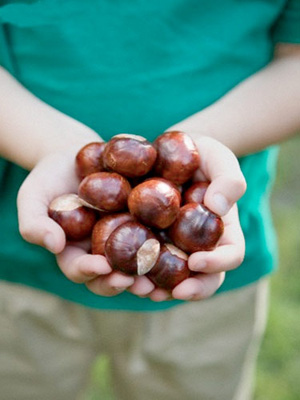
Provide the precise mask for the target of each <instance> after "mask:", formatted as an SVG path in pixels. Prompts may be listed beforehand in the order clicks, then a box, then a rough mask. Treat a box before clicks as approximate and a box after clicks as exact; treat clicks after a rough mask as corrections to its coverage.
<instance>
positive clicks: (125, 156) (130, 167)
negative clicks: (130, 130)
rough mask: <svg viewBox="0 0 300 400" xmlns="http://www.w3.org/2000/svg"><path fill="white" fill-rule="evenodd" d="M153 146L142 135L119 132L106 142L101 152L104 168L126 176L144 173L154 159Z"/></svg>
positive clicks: (147, 170) (148, 169)
mask: <svg viewBox="0 0 300 400" xmlns="http://www.w3.org/2000/svg"><path fill="white" fill-rule="evenodd" d="M156 156H157V153H156V150H155V148H154V146H153V145H152V144H151V143H150V142H148V140H146V139H145V138H144V137H142V136H138V135H132V134H126V133H123V134H119V135H116V136H114V137H113V138H112V139H110V141H109V142H108V143H107V145H106V148H105V150H104V152H103V163H104V166H105V168H107V169H109V170H112V171H115V172H118V173H119V174H121V175H124V176H126V177H128V178H136V177H139V176H143V175H146V174H147V173H148V172H149V171H150V170H151V169H152V167H153V165H154V162H155V160H156Z"/></svg>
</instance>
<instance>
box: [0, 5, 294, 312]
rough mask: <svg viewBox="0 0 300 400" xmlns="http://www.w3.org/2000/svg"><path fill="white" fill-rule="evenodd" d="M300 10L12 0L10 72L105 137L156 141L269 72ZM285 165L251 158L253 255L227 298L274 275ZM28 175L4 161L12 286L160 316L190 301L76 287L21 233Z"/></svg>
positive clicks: (244, 219) (245, 213) (6, 39)
mask: <svg viewBox="0 0 300 400" xmlns="http://www.w3.org/2000/svg"><path fill="white" fill-rule="evenodd" d="M299 4H300V3H299V2H298V1H297V0H296V1H285V0H272V1H270V0H258V1H252V0H243V1H235V0H215V1H211V0H164V1H161V0H152V1H149V0H122V1H121V0H114V1H111V0H99V1H87V2H84V1H81V0H73V1H58V0H40V1H25V0H24V1H1V0H0V5H1V7H0V63H1V64H2V65H4V67H5V68H7V69H8V70H9V71H10V72H11V73H12V74H13V75H14V76H15V77H16V78H17V79H18V80H19V81H20V82H21V83H22V84H23V85H24V86H25V87H26V88H28V89H29V90H30V91H31V92H33V93H34V94H35V95H37V96H38V97H39V98H41V99H42V100H43V101H45V102H46V103H48V104H50V105H52V106H53V107H55V108H57V109H59V110H61V111H62V112H64V113H66V114H68V115H70V116H72V117H74V118H75V119H77V120H79V121H81V122H83V123H84V124H86V125H88V126H89V127H91V128H93V129H94V130H95V131H97V132H99V134H100V135H101V136H102V137H103V139H104V140H108V139H109V138H110V137H111V136H112V135H114V134H116V133H119V132H130V133H134V134H139V135H142V136H145V137H147V138H148V139H149V140H151V141H152V140H153V139H154V138H155V137H156V136H157V135H159V134H160V133H162V132H163V131H164V130H165V129H167V128H168V127H169V126H171V125H173V124H175V123H177V122H179V121H181V120H182V119H184V118H186V117H188V116H190V115H192V114H194V113H195V112H198V111H200V110H201V109H203V108H205V107H207V106H209V105H210V104H212V103H214V102H215V101H217V100H218V99H219V98H220V97H222V96H223V95H224V94H225V93H226V92H228V91H229V90H230V89H232V88H233V87H234V86H236V85H237V84H238V83H239V82H241V81H243V80H244V79H245V78H247V77H249V76H250V75H251V74H254V73H255V72H257V71H258V70H260V69H261V68H263V67H264V66H265V65H266V64H268V62H269V61H270V60H271V58H272V55H273V48H274V43H275V42H276V41H284V42H299V41H300V32H299V29H300V23H299V22H300V10H299V8H300V7H299ZM274 84H276V82H274ZM17 116H18V110H16V118H17ZM16 145H17V146H20V148H22V143H16ZM275 160H276V149H268V150H265V151H262V152H260V153H257V154H253V155H249V156H247V157H244V158H242V159H241V160H240V163H241V167H242V170H243V173H244V175H245V177H246V179H247V183H248V189H247V193H246V194H245V196H244V197H243V198H242V199H241V200H240V202H239V207H240V218H241V224H242V227H243V231H244V234H245V237H246V258H245V261H244V262H243V264H242V266H241V267H239V268H238V269H236V270H234V271H232V272H228V273H227V277H226V280H225V282H224V284H223V285H222V287H221V288H220V290H219V292H221V291H226V290H231V289H234V288H238V287H241V286H243V285H246V284H249V283H251V282H253V281H256V280H257V279H259V278H260V277H261V276H263V275H265V274H267V273H269V272H270V271H271V270H272V269H273V268H274V258H276V243H275V240H274V234H273V230H272V224H271V219H270V213H269V205H268V197H269V191H270V182H271V181H272V179H273V175H274V166H275ZM26 174H27V172H26V171H24V170H22V169H21V168H19V167H17V166H15V165H13V164H11V163H9V162H7V161H5V160H3V159H0V191H1V197H0V214H1V217H0V277H1V278H2V279H4V280H7V281H12V282H19V283H23V284H27V285H30V286H33V287H36V288H40V289H43V290H46V291H49V292H52V293H55V294H57V295H59V296H61V297H63V298H65V299H68V300H71V301H74V302H77V303H81V304H84V305H87V306H90V307H95V308H102V309H131V310H145V311H147V310H149V311H151V310H159V309H165V308H168V307H171V306H173V305H175V304H178V303H179V301H171V302H170V301H169V302H162V303H154V302H152V301H151V300H149V299H141V298H138V297H136V296H134V295H131V294H129V293H122V294H120V295H118V296H115V297H101V296H97V295H94V294H92V293H91V292H89V291H88V290H87V289H86V287H85V286H84V285H80V284H75V283H72V282H70V281H68V280H67V278H65V277H64V275H63V274H62V273H61V272H60V270H59V268H58V266H57V264H56V262H55V257H54V256H53V255H51V254H50V253H48V252H47V251H46V250H44V249H42V248H39V247H38V246H35V245H31V244H29V243H26V242H25V241H24V240H22V238H21V237H20V234H19V233H18V226H17V212H16V195H17V191H18V188H19V186H20V184H21V182H22V181H23V180H24V178H25V177H26Z"/></svg>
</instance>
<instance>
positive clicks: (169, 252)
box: [147, 244, 191, 290]
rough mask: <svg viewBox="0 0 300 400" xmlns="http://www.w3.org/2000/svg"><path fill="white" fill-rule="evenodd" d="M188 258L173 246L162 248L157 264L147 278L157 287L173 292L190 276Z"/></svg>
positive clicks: (167, 245) (166, 245) (168, 245)
mask: <svg viewBox="0 0 300 400" xmlns="http://www.w3.org/2000/svg"><path fill="white" fill-rule="evenodd" d="M187 260H188V256H187V254H186V253H184V252H183V251H182V250H180V249H178V248H177V247H176V246H173V245H172V244H165V245H163V246H162V248H161V250H160V253H159V256H158V259H157V262H156V264H155V265H154V267H153V268H152V269H151V271H150V272H148V274H147V277H148V278H149V279H150V280H151V281H152V282H153V283H154V284H155V285H156V286H157V287H160V288H163V289H166V290H173V289H174V288H175V286H177V285H178V284H179V283H180V282H182V281H184V280H185V279H187V278H188V277H189V276H190V273H191V271H190V269H189V268H188V262H187Z"/></svg>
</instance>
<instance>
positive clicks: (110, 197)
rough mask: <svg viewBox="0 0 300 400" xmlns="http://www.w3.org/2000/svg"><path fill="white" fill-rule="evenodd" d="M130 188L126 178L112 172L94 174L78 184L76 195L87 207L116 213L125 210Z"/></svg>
mask: <svg viewBox="0 0 300 400" xmlns="http://www.w3.org/2000/svg"><path fill="white" fill-rule="evenodd" d="M130 191H131V186H130V184H129V182H128V181H127V179H126V178H124V177H123V176H121V175H119V174H117V173H114V172H95V173H93V174H90V175H88V176H86V177H85V178H84V179H83V180H82V181H81V183H80V185H79V188H78V195H79V198H80V199H81V201H83V202H84V204H85V205H86V206H87V207H92V208H96V209H97V210H100V211H107V212H117V211H121V210H124V209H126V208H127V199H128V196H129V193H130Z"/></svg>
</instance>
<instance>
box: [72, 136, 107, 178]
mask: <svg viewBox="0 0 300 400" xmlns="http://www.w3.org/2000/svg"><path fill="white" fill-rule="evenodd" d="M105 146H106V143H105V142H91V143H88V144H87V145H85V146H84V147H82V148H81V149H80V150H79V152H78V153H77V155H76V158H75V169H76V173H77V176H78V177H79V179H81V180H82V179H83V178H85V177H86V176H87V175H90V174H93V173H94V172H101V171H104V166H103V160H102V155H103V151H104V149H105Z"/></svg>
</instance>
